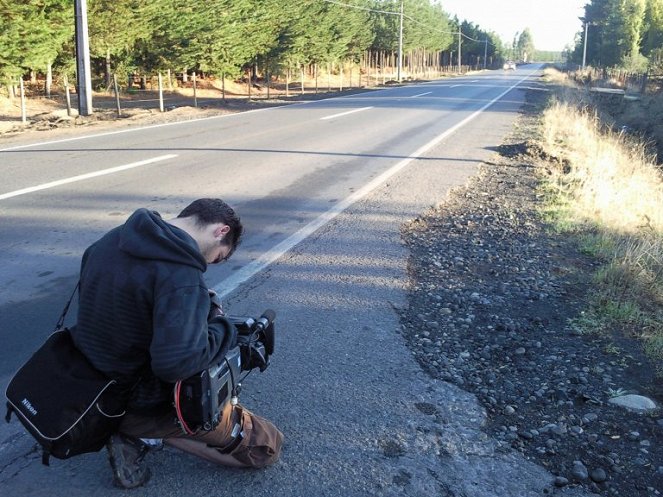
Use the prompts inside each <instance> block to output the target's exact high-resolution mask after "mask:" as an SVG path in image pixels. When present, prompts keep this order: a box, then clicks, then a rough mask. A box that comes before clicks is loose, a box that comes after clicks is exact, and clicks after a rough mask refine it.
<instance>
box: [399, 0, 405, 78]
mask: <svg viewBox="0 0 663 497" xmlns="http://www.w3.org/2000/svg"><path fill="white" fill-rule="evenodd" d="M403 1H404V0H401V27H400V29H399V30H398V82H399V83H400V82H401V81H402V79H401V78H402V76H401V71H402V70H403Z"/></svg>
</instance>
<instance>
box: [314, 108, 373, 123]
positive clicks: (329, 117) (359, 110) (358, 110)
mask: <svg viewBox="0 0 663 497" xmlns="http://www.w3.org/2000/svg"><path fill="white" fill-rule="evenodd" d="M372 108H373V107H362V108H360V109H354V110H349V111H347V112H341V113H340V114H333V115H331V116H327V117H321V118H320V120H321V121H325V120H327V119H334V118H335V117H341V116H347V115H348V114H354V113H355V112H361V111H364V110H368V109H372Z"/></svg>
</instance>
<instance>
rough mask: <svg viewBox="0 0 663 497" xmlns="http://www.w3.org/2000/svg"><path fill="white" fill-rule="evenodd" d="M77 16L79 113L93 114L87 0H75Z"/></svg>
mask: <svg viewBox="0 0 663 497" xmlns="http://www.w3.org/2000/svg"><path fill="white" fill-rule="evenodd" d="M74 14H75V16H76V24H75V36H76V83H77V86H76V93H77V96H78V115H79V116H89V115H91V114H92V79H91V76H90V40H89V38H88V30H87V0H74Z"/></svg>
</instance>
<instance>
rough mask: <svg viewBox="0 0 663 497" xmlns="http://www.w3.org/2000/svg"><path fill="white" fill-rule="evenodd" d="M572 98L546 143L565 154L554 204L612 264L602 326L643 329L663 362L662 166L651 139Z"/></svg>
mask: <svg viewBox="0 0 663 497" xmlns="http://www.w3.org/2000/svg"><path fill="white" fill-rule="evenodd" d="M567 97H568V94H566V93H565V92H561V93H560V94H559V95H558V96H557V99H556V101H555V102H553V103H552V104H551V105H550V106H549V107H548V108H547V109H546V110H545V112H544V115H543V126H542V142H543V143H542V146H543V148H544V150H545V151H546V152H547V153H548V154H550V155H552V156H555V157H557V158H558V159H559V165H558V166H557V167H554V168H553V170H550V169H549V172H550V175H549V177H548V181H547V184H546V191H547V193H548V195H549V197H550V198H551V203H550V205H549V209H552V210H554V215H553V217H554V218H555V219H556V220H557V221H558V223H559V225H561V226H565V227H566V228H567V229H568V228H569V227H570V228H571V229H572V230H574V231H575V232H577V233H581V234H582V236H583V238H584V240H585V248H586V249H587V250H589V251H591V252H592V253H593V254H595V255H597V256H598V257H600V258H601V259H602V260H604V261H605V265H604V266H603V267H602V268H601V270H600V271H599V272H598V274H597V275H596V288H597V293H596V299H595V308H594V309H593V314H594V315H595V317H597V318H598V319H599V322H600V326H599V327H604V326H605V325H606V324H610V325H611V328H612V329H615V328H618V329H622V330H624V331H625V332H629V333H632V334H635V335H636V336H638V337H639V338H641V339H642V340H643V341H644V343H645V349H646V351H647V352H648V353H649V354H650V356H651V357H652V358H653V359H655V360H656V361H660V363H661V364H662V365H663V176H662V174H661V169H660V168H659V167H658V166H657V165H656V163H655V160H654V157H651V156H650V155H649V153H648V152H647V147H646V144H645V143H644V142H642V141H638V140H634V139H632V138H629V137H627V136H625V135H623V134H620V133H615V132H612V131H610V130H609V129H607V128H605V127H604V126H603V125H602V124H601V122H600V120H599V118H598V117H597V114H596V113H595V112H593V111H590V110H588V108H587V107H586V106H584V105H582V103H579V102H578V100H577V99H576V98H575V97H574V98H567ZM551 192H552V196H550V193H551ZM661 371H663V366H661Z"/></svg>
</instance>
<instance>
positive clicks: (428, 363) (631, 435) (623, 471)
mask: <svg viewBox="0 0 663 497" xmlns="http://www.w3.org/2000/svg"><path fill="white" fill-rule="evenodd" d="M546 98H547V96H546V94H545V93H544V92H535V91H530V92H528V100H527V104H526V105H525V106H524V108H523V111H522V115H521V117H520V119H519V123H518V125H517V126H516V127H515V131H514V132H513V134H512V135H511V136H510V138H509V139H508V141H507V142H506V143H505V144H503V145H502V146H501V147H500V148H499V150H498V152H499V155H496V159H495V162H493V163H488V164H484V165H483V166H482V168H481V172H480V174H479V175H477V176H476V177H473V178H472V179H471V180H470V181H469V183H468V184H467V185H466V186H465V187H463V188H461V189H457V190H454V191H452V192H451V193H450V195H449V196H448V198H447V199H446V200H445V201H444V202H443V203H442V204H440V206H438V207H437V208H435V209H433V210H431V211H429V212H427V213H425V214H423V215H421V216H420V217H419V218H417V219H416V220H414V221H413V222H411V223H409V224H408V225H407V226H405V227H404V229H403V238H404V240H405V242H406V243H407V244H408V246H409V248H410V251H411V252H410V259H409V273H410V285H411V288H410V291H409V296H408V308H407V309H406V310H405V311H403V312H402V315H401V323H402V329H403V334H404V336H405V338H406V340H407V342H408V346H409V348H410V350H411V351H412V353H413V355H414V357H415V358H416V359H417V361H418V362H419V363H420V364H421V366H422V368H423V369H424V370H425V371H426V372H427V373H428V374H429V375H430V376H431V377H433V378H435V379H439V380H443V381H445V382H449V383H452V384H454V385H456V386H458V387H460V388H461V389H463V390H466V391H469V392H472V393H473V394H475V395H476V396H477V398H478V400H479V403H480V404H481V405H482V406H483V407H484V408H485V409H486V412H487V414H488V421H487V423H486V424H485V425H484V427H483V429H484V430H485V432H486V433H487V434H489V435H490V436H491V437H494V438H495V439H496V440H497V443H498V445H499V449H500V450H502V451H504V452H511V451H517V452H519V453H522V454H523V455H524V456H525V457H526V458H527V459H530V460H532V461H533V462H535V463H537V464H540V465H541V466H543V467H545V468H547V469H548V470H549V471H550V472H551V473H552V474H553V475H555V476H556V480H555V485H556V487H557V488H558V491H561V492H565V491H568V490H571V488H572V487H581V488H583V489H584V490H588V491H591V492H595V493H599V494H603V495H621V496H629V497H639V496H643V497H644V496H655V495H660V494H661V492H662V491H663V444H662V443H661V442H662V441H663V413H662V412H661V411H660V410H659V411H654V412H649V413H648V414H639V413H634V412H631V411H628V410H626V409H624V408H621V407H618V406H615V405H612V404H610V403H608V400H609V398H610V397H611V396H612V395H614V393H615V392H616V391H619V390H620V389H621V391H622V392H624V391H626V392H628V393H633V394H640V395H645V396H648V397H649V398H651V399H654V400H655V401H656V402H657V404H658V405H659V406H661V405H663V386H662V384H661V383H662V382H661V378H656V377H655V376H653V375H652V374H651V373H650V372H652V371H654V369H655V368H654V365H652V364H650V363H649V362H648V359H647V358H646V357H645V356H644V355H643V354H642V352H641V346H640V344H639V343H638V342H636V341H634V340H631V339H629V338H628V337H623V336H620V334H618V333H614V332H610V331H606V333H605V334H601V335H582V334H579V333H578V332H576V331H574V329H573V327H572V326H570V320H572V319H574V318H578V317H579V316H581V312H582V310H583V308H584V307H585V306H586V301H587V298H588V295H589V292H590V291H591V281H592V274H593V273H594V271H596V269H597V268H598V267H599V265H600V261H597V260H594V259H592V258H591V257H589V256H587V255H585V254H583V253H582V252H581V251H580V249H579V247H578V243H577V241H576V240H575V239H574V238H573V237H570V236H568V235H559V234H555V233H554V232H553V230H552V229H551V228H550V227H549V226H546V225H545V224H544V222H543V221H542V220H541V218H540V217H539V215H538V213H537V208H539V207H540V206H541V205H542V200H541V198H539V197H538V196H537V185H538V184H539V180H540V174H541V173H542V171H544V170H545V161H544V160H542V159H543V158H542V157H541V155H542V154H541V153H540V152H539V150H538V148H537V146H536V144H535V141H534V130H535V129H536V125H537V119H538V115H539V112H540V109H541V106H542V105H543V104H544V102H545V99H546Z"/></svg>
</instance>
